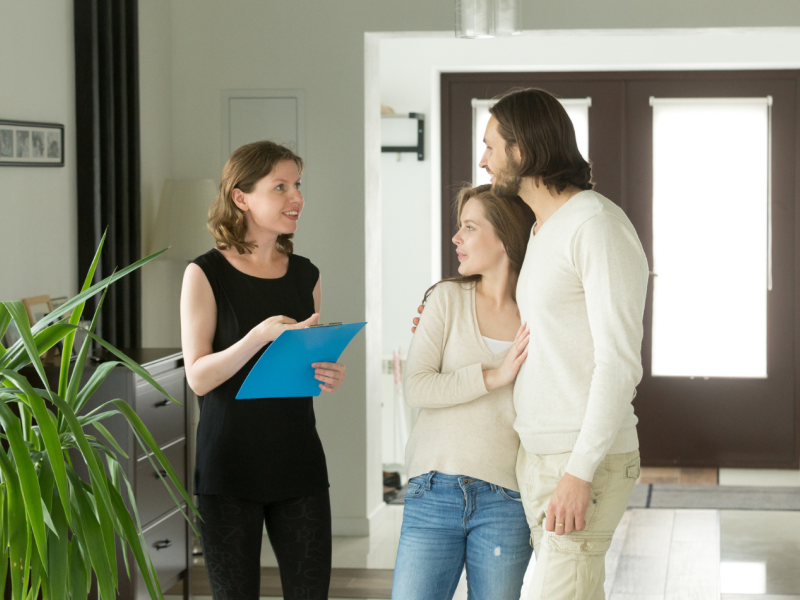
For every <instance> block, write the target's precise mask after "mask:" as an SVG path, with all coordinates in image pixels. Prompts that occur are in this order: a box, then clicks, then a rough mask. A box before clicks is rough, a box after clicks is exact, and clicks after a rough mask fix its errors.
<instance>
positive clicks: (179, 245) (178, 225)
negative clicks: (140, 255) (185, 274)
mask: <svg viewBox="0 0 800 600" xmlns="http://www.w3.org/2000/svg"><path fill="white" fill-rule="evenodd" d="M216 195H217V185H216V184H215V183H214V181H213V180H211V179H183V180H177V179H167V180H165V181H164V187H163V189H162V191H161V204H159V206H158V218H157V219H156V223H155V227H154V231H153V238H152V241H151V242H150V253H151V254H152V253H153V252H158V251H159V250H163V249H164V248H166V247H168V246H169V247H170V249H169V251H168V252H166V253H164V255H163V258H168V259H170V260H176V261H181V262H183V263H187V262H190V261H192V260H194V259H195V258H197V257H198V256H200V255H201V254H204V253H205V252H208V251H209V250H210V249H211V248H213V247H214V237H213V236H212V235H211V233H210V232H209V231H208V229H206V222H207V221H208V209H209V207H210V206H211V202H212V201H213V200H214V197H215V196H216Z"/></svg>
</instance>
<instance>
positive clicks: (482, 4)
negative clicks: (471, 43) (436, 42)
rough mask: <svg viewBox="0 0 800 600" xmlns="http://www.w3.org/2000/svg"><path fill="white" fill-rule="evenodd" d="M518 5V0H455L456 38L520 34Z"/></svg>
mask: <svg viewBox="0 0 800 600" xmlns="http://www.w3.org/2000/svg"><path fill="white" fill-rule="evenodd" d="M519 4H520V0H456V37H460V38H491V37H495V36H502V35H519V34H521V33H522V29H521V26H520V13H519Z"/></svg>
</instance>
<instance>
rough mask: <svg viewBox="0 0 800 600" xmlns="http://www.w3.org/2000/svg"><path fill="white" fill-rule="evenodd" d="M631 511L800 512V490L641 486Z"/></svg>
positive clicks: (638, 485)
mask: <svg viewBox="0 0 800 600" xmlns="http://www.w3.org/2000/svg"><path fill="white" fill-rule="evenodd" d="M628 508H698V509H700V508H705V509H716V510H800V488H782V487H767V488H761V487H748V486H733V485H679V484H670V483H651V484H644V483H640V484H637V485H636V486H635V487H634V490H633V496H631V501H630V502H629V503H628Z"/></svg>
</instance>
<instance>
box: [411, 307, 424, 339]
mask: <svg viewBox="0 0 800 600" xmlns="http://www.w3.org/2000/svg"><path fill="white" fill-rule="evenodd" d="M423 310H425V305H424V304H420V305H419V308H417V312H418V313H419V314H422V311H423ZM411 322H412V323H414V326H413V327H412V328H411V333H416V332H417V325H419V317H414V318H413V319H412V320H411Z"/></svg>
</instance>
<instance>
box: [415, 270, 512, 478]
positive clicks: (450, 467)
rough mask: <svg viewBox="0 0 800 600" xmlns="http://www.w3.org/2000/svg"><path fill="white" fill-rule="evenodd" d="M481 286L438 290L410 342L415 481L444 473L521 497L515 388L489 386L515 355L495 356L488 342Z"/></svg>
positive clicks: (446, 284) (444, 286)
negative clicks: (479, 305)
mask: <svg viewBox="0 0 800 600" xmlns="http://www.w3.org/2000/svg"><path fill="white" fill-rule="evenodd" d="M474 288H475V286H474V285H473V284H459V283H454V282H444V283H440V284H439V285H438V286H436V288H435V289H434V291H433V292H432V293H431V295H430V297H429V298H428V302H427V303H426V305H425V311H424V313H423V315H422V317H421V318H420V323H419V327H417V332H416V334H414V339H413V340H412V342H411V347H410V349H409V351H408V360H407V361H406V372H405V377H404V382H403V383H404V392H405V398H406V402H407V403H408V405H409V406H412V407H417V408H420V409H421V410H420V413H419V418H418V419H417V422H416V424H415V425H414V429H413V431H412V432H411V436H410V438H409V440H408V445H407V446H406V465H407V467H408V476H409V477H415V476H417V475H422V474H424V473H428V472H430V471H445V472H448V473H458V474H460V475H466V476H469V477H474V478H476V479H482V480H484V481H488V482H490V483H494V484H497V485H500V486H503V487H505V488H509V489H512V490H514V491H519V486H518V485H517V478H516V475H515V472H514V467H515V464H516V460H517V451H518V450H519V437H518V436H517V433H516V432H515V431H514V427H513V424H514V418H515V414H514V405H513V404H514V403H513V398H512V386H511V385H507V386H503V387H501V388H497V389H494V390H492V391H491V392H487V390H486V386H485V385H484V383H483V371H484V370H486V369H494V368H497V367H499V366H500V365H501V364H502V362H503V359H504V358H505V357H506V354H508V349H506V350H505V351H504V352H502V353H500V354H492V353H491V352H490V351H489V349H488V348H487V347H486V345H485V344H484V342H483V339H482V338H481V332H480V329H479V328H478V319H477V316H476V314H475V289H474Z"/></svg>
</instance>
